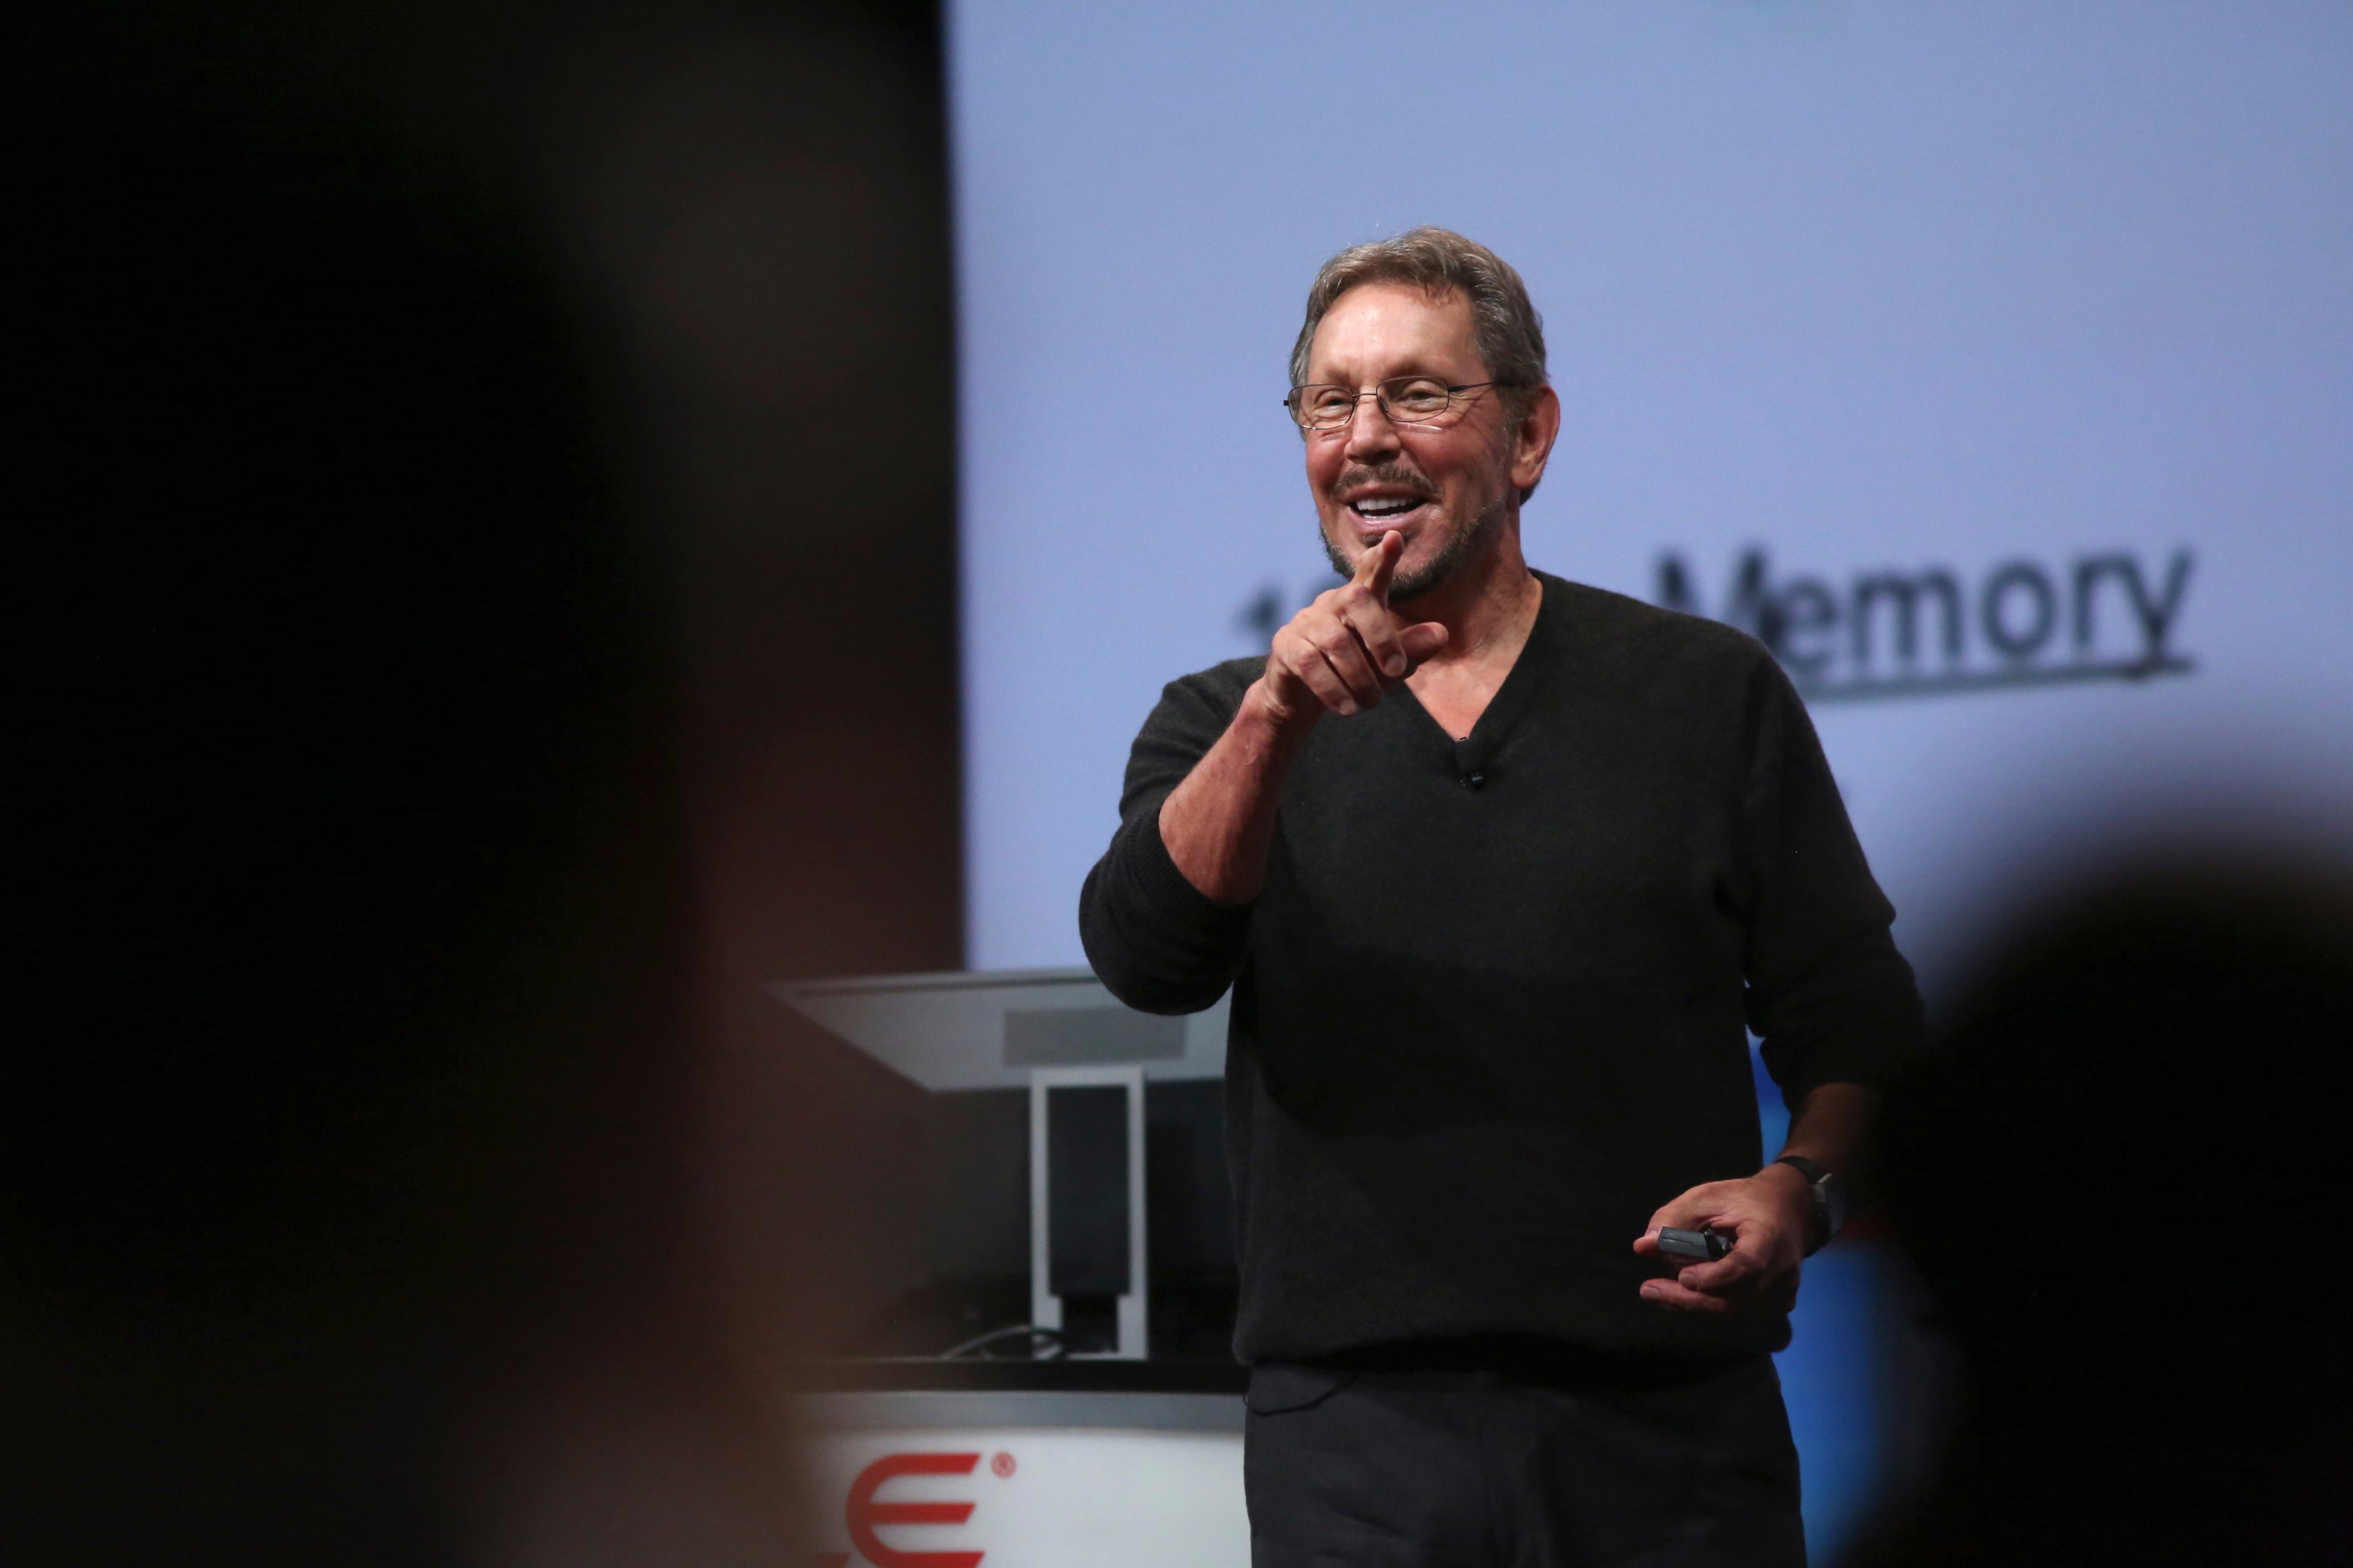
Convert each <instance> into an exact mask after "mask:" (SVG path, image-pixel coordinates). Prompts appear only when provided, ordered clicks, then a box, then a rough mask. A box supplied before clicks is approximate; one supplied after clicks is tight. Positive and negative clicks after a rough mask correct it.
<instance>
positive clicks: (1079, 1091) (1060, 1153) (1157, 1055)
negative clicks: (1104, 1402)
mask: <svg viewBox="0 0 2353 1568" xmlns="http://www.w3.org/2000/svg"><path fill="white" fill-rule="evenodd" d="M772 989H773V991H774V992H775V994H776V996H777V997H778V998H780V999H781V1000H782V1001H784V1002H785V1003H786V1005H789V1006H791V1007H792V1008H793V1009H794V1010H795V1011H796V1012H798V1013H799V1014H801V1015H802V1016H804V1017H807V1018H808V1019H810V1020H811V1021H812V1022H814V1023H816V1024H818V1025H820V1026H823V1027H824V1028H826V1029H828V1030H830V1031H832V1032H833V1033H834V1034H836V1035H839V1037H841V1038H843V1039H844V1040H847V1041H849V1043H850V1044H851V1045H853V1046H855V1047H858V1048H859V1049H860V1050H862V1051H864V1052H865V1053H866V1054H867V1055H869V1056H871V1057H872V1058H874V1059H875V1060H877V1061H879V1062H881V1063H882V1064H883V1065H884V1066H885V1067H888V1068H892V1069H893V1070H894V1071H896V1072H899V1073H901V1074H902V1075H903V1076H905V1077H907V1078H909V1079H913V1080H914V1081H915V1082H916V1083H917V1084H919V1085H921V1086H922V1087H923V1088H924V1089H931V1090H933V1091H934V1092H939V1093H954V1092H956V1091H958V1090H969V1089H1018V1088H1027V1089H1028V1090H1029V1298H1030V1321H1031V1323H1032V1324H1033V1325H1034V1326H1036V1327H1038V1328H1041V1329H1053V1330H1057V1331H1059V1330H1060V1329H1061V1328H1062V1327H1063V1302H1064V1300H1065V1299H1067V1298H1076V1297H1098V1298H1101V1297H1108V1298H1111V1299H1113V1300H1115V1301H1116V1303H1117V1314H1116V1315H1117V1325H1118V1331H1117V1347H1118V1348H1117V1349H1116V1350H1114V1351H1113V1352H1111V1353H1112V1354H1113V1355H1114V1356H1117V1357H1120V1358H1123V1359H1125V1360H1131V1361H1140V1360H1142V1359H1144V1356H1145V1343H1146V1339H1145V1331H1146V1327H1147V1325H1146V1303H1147V1301H1148V1300H1149V1299H1150V1289H1149V1284H1148V1280H1149V1275H1148V1274H1147V1271H1146V1265H1147V1261H1148V1260H1147V1258H1146V1257H1145V1212H1144V1206H1145V1179H1144V1144H1145V1140H1144V1086H1145V1082H1146V1081H1147V1080H1156V1079H1202V1078H1216V1077H1219V1075H1220V1074H1222V1073H1223V1072H1224V1071H1225V1060H1226V1010H1227V1004H1226V1002H1225V1001H1223V1000H1220V1001H1219V1003H1218V1005H1216V1006H1214V1007H1212V1008H1210V1009H1209V1010H1208V1012H1205V1013H1196V1014H1194V1015H1192V1016H1188V1017H1175V1018H1172V1017H1163V1016H1157V1015H1155V1014H1150V1013H1138V1012H1136V1011H1134V1009H1132V1008H1129V1007H1127V1006H1124V1005H1122V1004H1121V1003H1120V1002H1119V1001H1118V1000H1117V999H1115V998H1114V997H1113V995H1112V994H1111V993H1110V992H1109V991H1107V990H1105V989H1104V988H1103V982H1101V981H1100V980H1097V979H1096V978H1095V977H1094V974H1093V972H1092V971H1090V970H1085V969H1027V970H1004V971H998V972H997V973H949V974H886V975H875V976H871V977H868V978H863V979H856V980H818V981H803V982H797V983H787V984H779V985H776V986H775V987H773V988H772ZM1122 1173H1124V1180H1123V1179H1122Z"/></svg>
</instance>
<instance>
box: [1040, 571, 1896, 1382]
mask: <svg viewBox="0 0 2353 1568" xmlns="http://www.w3.org/2000/svg"><path fill="white" fill-rule="evenodd" d="M1539 576H1540V579H1541V581H1542V583H1543V584H1544V598H1543V603H1542V606H1541V608H1540V609H1539V611H1538V613H1537V616H1536V621H1535V627H1534V629H1533V630H1532V631H1531V632H1530V634H1529V637H1528V642H1527V646H1526V647H1525V649H1523V651H1522V652H1521V654H1520V657H1519V659H1518V661H1517V662H1516V663H1515V664H1514V666H1513V667H1512V670H1511V673H1510V675H1509V676H1508V677H1507V678H1506V679H1505V680H1504V684H1503V687H1502V689H1500V690H1498V691H1497V692H1496V694H1495V696H1494V699H1493V701H1492V702H1491V703H1490V704H1489V705H1488V708H1487V710H1486V712H1485V713H1484V714H1482V716H1481V718H1480V720H1479V722H1478V724H1477V726H1476V727H1475V728H1474V729H1473V731H1472V733H1471V735H1470V737H1469V738H1468V739H1467V740H1460V741H1458V740H1455V739H1453V738H1451V737H1450V736H1449V735H1447V734H1446V733H1445V732H1444V731H1442V730H1440V728H1439V726H1438V724H1437V723H1436V722H1435V721H1433V720H1432V719H1431V718H1430V715H1429V713H1428V712H1427V711H1425V710H1423V708H1422V707H1421V705H1420V704H1419V702H1418V701H1416V700H1414V697H1413V695H1412V693H1411V692H1410V691H1409V689H1406V688H1404V687H1402V686H1400V687H1396V688H1392V689H1391V691H1390V693H1389V695H1388V699H1387V700H1385V701H1383V702H1382V704H1381V705H1380V706H1379V707H1378V708H1376V709H1374V710H1370V711H1368V712H1366V713H1362V714H1359V715H1358V716H1356V717H1355V718H1351V719H1339V718H1335V717H1331V716H1326V717H1325V718H1324V720H1323V721H1321V722H1320V723H1318V724H1317V725H1316V727H1315V730H1314V734H1313V735H1312V736H1311V737H1310V738H1309V740H1308V742H1307V743H1306V745H1305V747H1304V748H1303V750H1302V752H1301V753H1300V755H1299V757H1298V759H1297V762H1296V764H1295V765H1294V767H1293V771H1292V773H1291V777H1290V779H1289V781H1288V783H1287V784H1286V785H1285V787H1284V790H1283V796H1282V806H1281V809H1280V813H1279V815H1278V817H1277V820H1276V826H1275V833H1274V840H1273V846H1272V848H1271V852H1270V854H1269V858H1268V864H1267V871H1266V880H1265V886H1264V888H1263V890H1262V891H1261V894H1260V896H1259V898H1258V900H1256V902H1254V903H1252V904H1250V905H1247V906H1243V907H1239V908H1236V907H1229V906H1225V905H1220V904H1218V903H1214V902H1212V901H1211V900H1208V899H1207V898H1205V897H1203V896H1202V895H1201V894H1200V893H1199V892H1198V890H1197V889H1194V888H1193V886H1192V885H1191V884H1190V883H1188V882H1187V881H1186V880H1185V879H1184V877H1183V875H1182V874H1181V873H1179V872H1178V871H1177V869H1176V866H1175V865H1174V864H1173V863H1172V862H1171V861H1170V859H1169V858H1168V852H1167V849H1166V846H1165V845H1164V844H1163V843H1162V841H1161V837H1160V830H1159V813H1160V804H1161V802H1162V800H1163V799H1164V798H1166V795H1167V794H1168V792H1169V791H1170V790H1172V789H1174V788H1175V787H1176V784H1178V783H1179V782H1180V781H1181V780H1183V779H1184V777H1185V776H1186V774H1187V773H1189V772H1190V771H1191V770H1192V768H1193V765H1194V764H1195V763H1197V762H1198V761H1199V760H1200V758H1201V756H1202V754H1203V753H1204V752H1207V751H1208V749H1209V747H1210V745H1211V744H1212V743H1213V742H1216V740H1217V739H1218V737H1219V735H1220V734H1222V733H1223V732H1224V731H1225V729H1226V727H1227V725H1228V724H1229V723H1230V722H1231V721H1232V719H1233V716H1234V713H1235V711H1236V710H1237V708H1238V707H1239V705H1240V701H1241V698H1242V693H1243V692H1244V690H1245V689H1247V688H1248V687H1249V686H1250V682H1251V681H1253V680H1255V679H1258V677H1259V675H1260V673H1261V670H1262V669H1263V668H1264V660H1263V658H1244V659H1232V660H1229V661H1228V662H1227V663H1224V664H1221V665H1219V666H1217V667H1216V668H1212V669H1208V670H1204V671H1202V672H1201V673H1199V674H1198V675H1189V676H1187V677H1185V678H1184V679H1181V680H1177V681H1174V682H1172V683H1171V684H1170V685H1169V686H1168V688H1167V689H1166V691H1165V692H1164V693H1163V695H1162V697H1161V700H1160V704H1159V706H1158V707H1157V708H1156V709H1155V710H1154V711H1153V713H1152V716H1151V718H1150V719H1148V720H1147V721H1145V726H1144V730H1143V732H1142V733H1141V734H1139V735H1138V736H1137V737H1136V741H1135V747H1134V753H1133V755H1132V756H1131V758H1130V760H1129V763H1128V769H1127V782H1126V789H1125V791H1124V795H1122V798H1121V803H1120V816H1121V819H1122V820H1121V825H1120V827H1119V830H1118V831H1117V833H1115V834H1114V835H1113V838H1112V842H1111V847H1110V848H1109V849H1108V850H1107V851H1105V853H1104V855H1103V859H1102V860H1101V861H1100V862H1099V863H1098V864H1097V865H1096V866H1095V868H1094V869H1093V871H1092V872H1091V873H1090V874H1089V876H1088V878H1087V882H1086V889H1085V891H1084V892H1083V893H1082V896H1081V901H1080V910H1079V924H1080V930H1081V932H1082V936H1083V938H1084V941H1085V943H1086V950H1087V955H1088V957H1089V958H1090V959H1091V960H1092V963H1093V964H1094V967H1095V972H1096V973H1098V974H1100V975H1101V976H1102V977H1103V982H1104V984H1106V985H1108V986H1109V987H1110V988H1111V990H1112V992H1113V994H1115V995H1117V996H1118V997H1119V998H1120V999H1121V1000H1123V1001H1124V1002H1126V1003H1127V1004H1128V1005H1131V1006H1134V1007H1139V1008H1143V1009H1145V1010H1146V1011H1149V1012H1159V1013H1182V1012H1196V1011H1198V1010H1199V1009H1201V1008H1204V1007H1207V1006H1208V1005H1211V1004H1212V1003H1214V1002H1215V1001H1216V1000H1217V998H1218V997H1219V994H1221V993H1223V992H1224V991H1225V990H1226V988H1227V987H1228V985H1229V984H1230V985H1231V986H1232V987H1233V991H1234V1002H1233V1019H1232V1026H1231V1028H1230V1031H1229V1036H1228V1054H1227V1061H1226V1084H1227V1116H1228V1141H1229V1158H1230V1162H1231V1165H1232V1171H1233V1177H1234V1191H1235V1195H1236V1201H1237V1205H1238V1211H1239V1215H1240V1251H1241V1270H1242V1297H1241V1311H1240V1320H1239V1321H1238V1324H1237V1328H1236V1331H1235V1350H1236V1352H1237V1353H1238V1354H1239V1355H1240V1357H1241V1358H1242V1359H1243V1360H1244V1361H1248V1362H1261V1361H1289V1360H1303V1359H1309V1358H1314V1357H1318V1356H1325V1355H1331V1354H1335V1353H1338V1352H1346V1351H1351V1350H1359V1349H1364V1348H1366V1347H1372V1346H1387V1345H1392V1344H1397V1343H1399V1342H1415V1341H1424V1340H1432V1339H1451V1338H1455V1337H1458V1336H1472V1335H1539V1336H1546V1337H1548V1338H1550V1339H1554V1340H1560V1341H1566V1342H1570V1343H1572V1344H1575V1345H1577V1346H1581V1347H1585V1348H1588V1349H1592V1350H1599V1351H1617V1350H1627V1351H1664V1352H1691V1353H1694V1354H1699V1353H1708V1352H1735V1351H1744V1350H1769V1349H1777V1348H1778V1347H1779V1346H1780V1345H1782V1344H1784V1343H1786V1342H1787V1341H1788V1323H1787V1321H1786V1319H1785V1318H1783V1317H1781V1316H1780V1315H1778V1314H1767V1315H1751V1316H1746V1317H1734V1316H1726V1317H1723V1318H1703V1317H1696V1316H1692V1315H1687V1314H1683V1313H1678V1312H1673V1311H1670V1310H1666V1309H1662V1308H1660V1307H1656V1306H1653V1305H1651V1304H1650V1303H1648V1302H1645V1301H1643V1300H1641V1299H1640V1297H1639V1295H1638V1289H1639V1287H1640V1285H1641V1281H1642V1280H1643V1279H1646V1278H1648V1277H1649V1276H1650V1274H1651V1272H1652V1269H1651V1266H1650V1265H1648V1264H1647V1263H1645V1262H1644V1261H1643V1260H1641V1259H1640V1258H1637V1257H1636V1256H1635V1254H1634V1253H1633V1251H1632V1244H1633V1241H1634V1238H1635V1237H1637V1236H1639V1235H1641V1231H1642V1227H1643V1226H1644V1225H1645V1224H1646V1223H1647V1222H1648V1220H1649V1218H1650V1215H1651V1211H1652V1210H1653V1209H1654V1208H1656V1207H1657V1206H1658V1205H1660V1204H1662V1203H1664V1202H1666V1201H1667V1200H1668V1199H1670V1198H1672V1197H1673V1196H1675V1195H1676V1194H1679V1193H1681V1192H1683V1191H1684V1190H1685V1189H1686V1188H1688V1187H1691V1186H1694V1185H1695V1184H1699V1183H1702V1182H1707V1181H1715V1180H1719V1179H1722V1178H1725V1177H1731V1176H1743V1175H1747V1174H1750V1173H1754V1172H1755V1171H1756V1170H1757V1167H1758V1165H1759V1164H1760V1163H1762V1161H1763V1158H1764V1154H1763V1152H1762V1150H1761V1149H1760V1147H1759V1143H1758V1131H1757V1106H1756V1097H1755V1094H1754V1092H1753V1090H1752V1089H1751V1076H1750V1072H1749V1068H1748V1048H1747V1031H1748V1029H1751V1028H1753V1029H1754V1030H1755V1031H1756V1032H1757V1035H1758V1036H1759V1037H1761V1039H1762V1041H1763V1047H1762V1048H1763V1051H1764V1056H1765V1061H1766V1065H1767V1068H1769V1069H1770V1070H1771V1072H1772V1073H1773V1075H1774V1078H1775V1079H1776V1080H1777V1081H1778V1083H1779V1084H1780V1085H1781V1087H1782V1090H1783V1092H1784V1094H1785V1096H1786V1097H1787V1098H1788V1099H1789V1100H1790V1101H1791V1102H1792V1103H1795V1102H1796V1100H1798V1099H1799V1097H1801V1096H1802V1095H1803V1094H1804V1093H1805V1092H1806V1091H1807V1090H1808V1089H1811V1088H1813V1087H1814V1086H1815V1085H1817V1084H1820V1083H1827V1082H1833V1081H1838V1082H1859V1083H1870V1082H1872V1081H1873V1080H1874V1079H1877V1078H1879V1077H1880V1076H1881V1074H1882V1072H1883V1069H1884V1068H1885V1067H1886V1066H1887V1065H1888V1064H1889V1063H1890V1062H1891V1061H1892V1059H1893V1058H1895V1057H1896V1056H1898V1055H1900V1054H1902V1053H1903V1052H1905V1050H1907V1049H1908V1048H1910V1047H1912V1045H1913V1044H1914V1043H1915V1040H1916V1039H1917V1037H1918V1036H1919V1033H1920V1027H1921V1025H1920V1008H1919V1002H1918V997H1917V994H1916V993H1915V988H1914V985H1913V980H1912V973H1911V970H1910V968H1909V967H1908V966H1907V965H1906V964H1905V962H1904V960H1903V958H1902V956H1901V955H1899V954H1898V953H1897V952H1896V951H1895V947H1894V942H1893V941H1892V940H1891V939H1890V937H1889V934H1888V924H1889V921H1891V920H1892V919H1893V915H1894V911H1893V910H1891V909H1890V908H1889V906H1888V904H1887V900H1885V899H1884V898H1883V896H1882V895H1881V893H1880V891H1879V889H1878V887H1877V885H1876V884H1875V883H1874V882H1873V880H1872V877H1871V872H1870V869H1869V868H1868V867H1867V866H1866V865H1865V864H1864V861H1863V857H1862V849H1861V848H1860V847H1858V846H1857V844H1856V842H1855V837H1854V833H1853V830H1852V828H1851V827H1850V826H1848V822H1847V816H1846V810H1845V807H1844V806H1843V805H1841V802H1840V799H1839V795H1838V790H1837V787H1836V786H1835V785H1834V784H1832V782H1831V773H1830V768H1829V766H1828V764H1827V763H1825V762H1824V761H1823V758H1822V752H1821V747H1820V743H1819V742H1817V741H1816V740H1815V737H1814V731H1813V727H1812V726H1811V724H1810V723H1809V722H1808V721H1807V718H1806V713H1805V710H1804V708H1803V706H1802V705H1801V704H1800V703H1799V700H1798V697H1797V694H1796V693H1795V691H1793V690H1792V689H1791V688H1790V686H1789V683H1788V679H1787V678H1786V677H1784V676H1783V674H1782V673H1781V670H1780V668H1779V667H1778V665H1776V664H1775V663H1774V661H1773V658H1772V657H1771V655H1769V654H1768V653H1767V651H1766V650H1765V648H1764V647H1762V646H1761V645H1760V644H1758V643H1757V642H1756V641H1755V640H1754V639H1752V638H1750V637H1744V636H1742V635H1741V634H1740V633H1738V632H1736V631H1733V630H1731V629H1730V628H1728V627H1725V626H1718V625H1716V624H1715V623H1713V622H1709V621H1704V620H1700V619H1697V618H1694V617H1693V616H1681V615H1676V614H1674V613H1672V612H1671V611H1666V610H1661V609H1656V608H1653V607H1651V606H1650V605H1643V604H1641V603H1640V602H1638V601H1636V600H1633V599H1629V598H1625V597H1622V596H1620V595H1616V594H1610V593H1605V592H1603V591H1601V590H1599V589H1596V588H1589V587H1584V586H1581V585H1579V584H1573V583H1567V582H1563V581H1561V580H1560V579H1558V578H1556V577H1551V576H1546V575H1543V574H1539Z"/></svg>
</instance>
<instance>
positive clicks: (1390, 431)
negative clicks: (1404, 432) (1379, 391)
mask: <svg viewBox="0 0 2353 1568" xmlns="http://www.w3.org/2000/svg"><path fill="white" fill-rule="evenodd" d="M1397 449H1398V433H1397V426H1394V425H1392V424H1390V423H1389V416H1388V414H1387V413H1385V412H1384V411H1383V410H1382V408H1381V400H1380V399H1379V398H1378V397H1377V396H1374V395H1372V394H1370V393H1366V395H1363V396H1361V397H1359V398H1357V399H1356V408H1355V410H1354V411H1352V412H1351V413H1350V414H1349V416H1348V447H1347V451H1348V456H1349V457H1350V458H1352V459H1355V460H1356V461H1359V462H1361V461H1366V460H1368V459H1371V458H1378V457H1379V456H1380V455H1381V454H1383V453H1385V452H1394V451H1396V450H1397Z"/></svg>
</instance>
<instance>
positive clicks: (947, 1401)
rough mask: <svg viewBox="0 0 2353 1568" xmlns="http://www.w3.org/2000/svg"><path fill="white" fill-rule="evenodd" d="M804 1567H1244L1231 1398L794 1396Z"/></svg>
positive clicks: (1245, 1532) (1245, 1525)
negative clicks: (804, 1462)
mask: <svg viewBox="0 0 2353 1568" xmlns="http://www.w3.org/2000/svg"><path fill="white" fill-rule="evenodd" d="M804 1412H805V1416H806V1419H807V1441H808V1450H809V1456H810V1464H811V1469H812V1474H811V1477H810V1481H811V1486H810V1492H809V1495H810V1497H811V1499H812V1500H813V1501H814V1503H815V1505H816V1518H815V1521H814V1522H815V1523H816V1525H817V1526H818V1537H817V1539H816V1540H815V1541H814V1542H811V1547H812V1552H811V1555H810V1558H809V1561H811V1562H812V1563H816V1564H818V1568H1104V1565H1105V1564H1111V1563H1116V1564H1118V1565H1119V1568H1244V1565H1246V1564H1247V1563H1249V1562H1250V1518H1249V1515H1248V1513H1247V1511H1246V1510H1245V1509H1244V1507H1243V1503H1242V1430H1241V1429H1242V1402H1241V1400H1240V1397H1239V1396H1236V1395H1231V1394H1078V1393H1071V1394H1035V1393H937V1394H821V1395H814V1396H811V1397H810V1398H809V1399H808V1400H807V1402H806V1404H805V1405H804Z"/></svg>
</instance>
